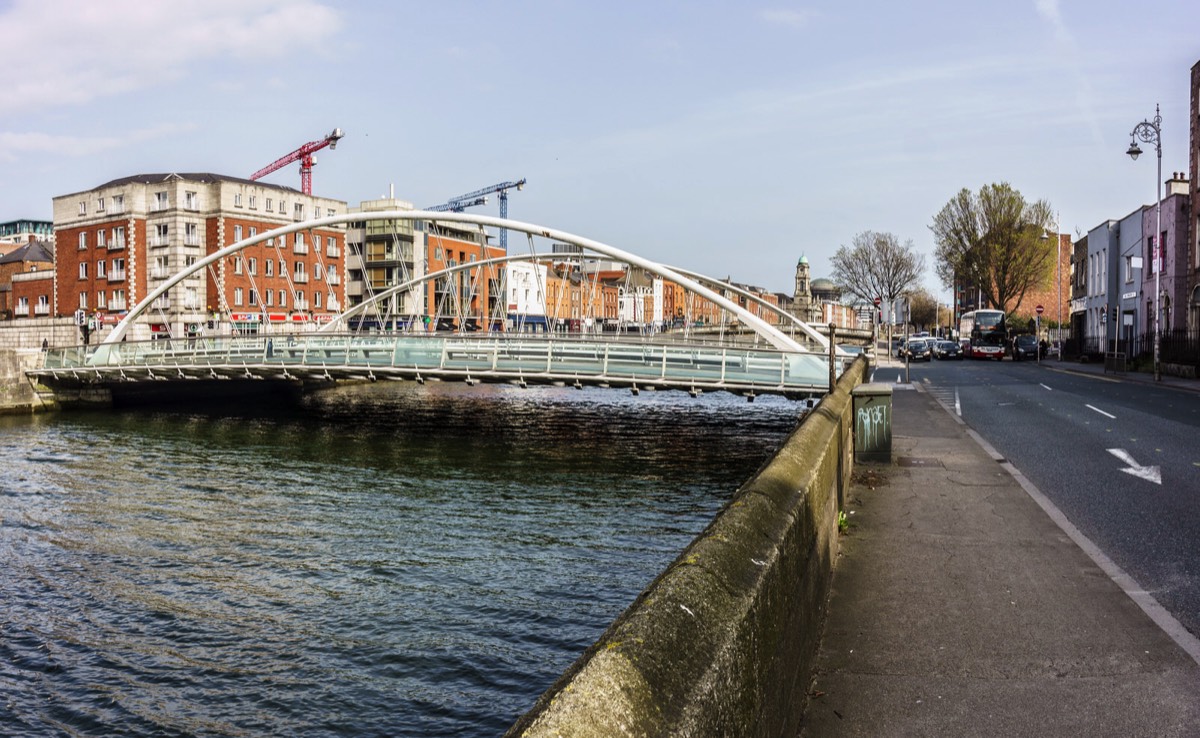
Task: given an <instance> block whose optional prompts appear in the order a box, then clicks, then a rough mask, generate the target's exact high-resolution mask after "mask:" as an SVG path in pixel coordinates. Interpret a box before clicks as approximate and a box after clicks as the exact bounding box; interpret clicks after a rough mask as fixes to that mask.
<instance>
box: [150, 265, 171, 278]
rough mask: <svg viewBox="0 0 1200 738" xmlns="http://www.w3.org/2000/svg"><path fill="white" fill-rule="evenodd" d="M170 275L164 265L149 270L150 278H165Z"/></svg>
mask: <svg viewBox="0 0 1200 738" xmlns="http://www.w3.org/2000/svg"><path fill="white" fill-rule="evenodd" d="M169 276H171V272H170V270H169V269H167V268H166V267H153V268H152V269H151V270H150V279H166V278H167V277H169Z"/></svg>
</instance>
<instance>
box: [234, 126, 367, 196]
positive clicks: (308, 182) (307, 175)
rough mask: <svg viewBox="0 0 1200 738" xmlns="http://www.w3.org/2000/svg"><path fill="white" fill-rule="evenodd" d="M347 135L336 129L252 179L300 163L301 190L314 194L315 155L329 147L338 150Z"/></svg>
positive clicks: (283, 158) (267, 167)
mask: <svg viewBox="0 0 1200 738" xmlns="http://www.w3.org/2000/svg"><path fill="white" fill-rule="evenodd" d="M344 135H346V134H344V133H342V129H341V128H334V129H333V132H331V133H330V134H329V135H328V136H326V137H325V138H323V139H321V140H320V141H309V142H308V143H306V144H304V145H303V146H301V147H300V148H298V149H296V150H295V151H293V152H292V153H290V154H288V155H287V156H283V157H280V158H279V159H276V160H275V161H274V162H273V163H271V164H268V165H267V166H265V167H263V168H262V169H259V170H258V171H257V172H255V173H254V174H251V175H250V179H252V180H254V179H261V178H263V177H265V176H267V175H268V174H270V173H271V172H274V171H275V170H277V169H282V168H283V167H286V166H287V165H288V164H291V163H292V162H294V161H298V162H300V189H301V190H302V191H303V192H304V194H306V195H311V194H312V168H313V164H316V163H317V160H316V159H314V158H313V154H315V153H316V152H318V151H320V150H321V149H323V148H325V147H326V146H328V147H329V148H330V150H333V149H336V148H337V142H338V139H339V138H341V137H342V136H344Z"/></svg>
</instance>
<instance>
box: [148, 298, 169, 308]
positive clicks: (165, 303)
mask: <svg viewBox="0 0 1200 738" xmlns="http://www.w3.org/2000/svg"><path fill="white" fill-rule="evenodd" d="M151 308H153V309H154V310H170V309H171V299H170V298H168V297H160V298H158V299H157V300H155V301H154V302H153V303H152V304H151Z"/></svg>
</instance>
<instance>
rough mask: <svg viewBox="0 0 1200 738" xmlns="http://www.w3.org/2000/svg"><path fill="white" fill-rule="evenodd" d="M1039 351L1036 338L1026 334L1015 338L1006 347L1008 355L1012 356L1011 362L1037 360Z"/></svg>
mask: <svg viewBox="0 0 1200 738" xmlns="http://www.w3.org/2000/svg"><path fill="white" fill-rule="evenodd" d="M1039 349H1040V347H1039V346H1038V340H1037V336H1032V335H1030V334H1028V333H1025V334H1022V335H1020V336H1017V337H1016V338H1014V339H1013V340H1012V343H1010V344H1009V345H1008V353H1009V355H1010V356H1012V359H1013V361H1021V360H1023V359H1037V358H1038V351H1039Z"/></svg>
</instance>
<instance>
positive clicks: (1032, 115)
mask: <svg viewBox="0 0 1200 738" xmlns="http://www.w3.org/2000/svg"><path fill="white" fill-rule="evenodd" d="M0 29H3V33H4V38H5V44H4V49H3V52H2V53H3V55H4V57H5V59H6V61H5V63H4V64H0V89H3V90H7V95H6V99H7V104H6V105H4V106H2V107H0V221H4V220H15V219H20V218H33V219H45V220H49V219H50V218H51V216H52V202H51V201H52V198H54V197H56V196H59V195H65V194H70V193H74V192H79V191H83V190H88V189H91V188H93V187H96V186H99V185H101V184H103V183H105V182H108V181H110V180H112V179H116V178H119V177H125V176H129V175H132V174H139V173H149V172H171V171H175V172H215V173H219V174H226V175H232V176H243V177H247V176H249V175H250V174H251V173H252V172H254V171H256V170H258V169H260V168H262V167H264V166H266V165H267V164H270V163H271V162H272V161H274V160H275V159H277V158H279V157H281V156H283V155H285V154H287V153H289V152H291V151H293V150H295V149H296V148H298V147H299V146H301V145H302V144H304V143H306V142H308V141H314V140H319V139H322V138H323V137H324V136H325V134H327V133H328V132H330V131H331V130H332V129H333V128H335V127H338V128H341V129H342V130H343V131H344V132H345V138H343V139H342V140H341V141H340V142H339V143H338V147H337V149H336V151H330V150H328V149H327V150H325V151H322V152H320V153H319V154H317V164H316V166H315V168H314V170H313V191H314V194H318V195H321V196H325V197H332V198H335V199H339V200H345V201H347V202H348V203H349V204H350V205H352V206H353V205H357V204H358V203H359V202H360V201H362V200H368V199H375V198H378V197H381V196H386V195H387V193H388V192H389V188H390V187H394V191H395V196H396V197H398V198H400V199H403V200H407V201H410V202H412V203H413V204H414V205H416V206H418V207H423V206H429V205H434V204H437V203H442V202H445V201H446V200H449V199H450V198H451V197H454V196H456V195H459V194H462V193H465V192H469V191H471V190H475V189H480V188H483V187H486V186H489V185H492V184H495V183H500V182H506V181H514V180H517V179H521V178H525V179H526V180H527V185H526V187H525V188H524V190H522V191H520V192H517V191H512V192H510V194H509V213H508V215H509V217H510V218H512V219H514V220H520V221H525V222H530V223H536V224H539V225H543V226H547V227H550V228H554V229H558V230H562V231H566V232H568V233H572V234H576V235H579V236H584V237H587V238H591V239H594V240H597V241H601V242H604V243H607V244H609V245H612V246H615V247H617V248H621V249H624V250H627V251H632V252H634V253H637V254H639V255H641V256H644V257H647V258H650V259H654V260H657V261H660V262H663V263H667V264H672V265H675V266H680V267H684V268H688V269H691V270H694V271H698V272H702V273H705V274H709V275H711V276H715V277H725V276H729V277H732V278H733V279H734V280H735V281H738V282H742V283H749V284H753V285H756V286H759V287H763V288H766V289H768V290H770V291H773V292H786V293H789V294H790V293H791V292H792V290H793V287H794V274H795V265H796V262H797V260H798V259H799V258H800V257H801V256H806V257H807V258H808V260H809V262H810V264H811V265H812V276H813V277H814V278H815V277H828V276H831V267H830V257H832V256H833V254H834V253H835V252H836V251H837V249H838V247H839V246H842V245H845V246H849V245H850V244H851V242H852V239H853V238H854V236H855V235H856V234H859V233H862V232H864V231H876V232H887V233H892V234H894V235H896V236H897V237H898V238H899V239H900V241H901V242H904V241H909V240H911V241H912V243H913V245H914V247H915V249H916V250H917V251H918V252H920V253H922V254H924V255H925V258H926V263H927V270H926V276H925V278H924V284H925V286H926V287H927V288H928V289H930V290H931V291H932V292H933V293H934V294H935V295H938V296H939V297H941V298H942V299H947V298H948V295H949V291H948V290H947V289H946V288H945V286H944V285H941V284H940V283H939V282H938V280H937V277H936V276H935V273H934V268H933V266H934V265H933V254H934V246H935V244H934V242H933V237H932V234H931V231H930V229H929V225H930V223H931V222H932V220H933V217H934V216H935V215H936V214H937V212H938V211H939V210H941V208H942V207H943V206H944V205H945V204H946V203H947V202H948V201H949V200H950V198H951V197H952V196H953V195H954V194H955V193H956V192H958V191H959V190H961V189H963V188H967V189H970V190H972V191H978V190H979V188H981V187H982V186H984V185H987V184H990V183H998V182H1007V183H1009V184H1010V185H1012V186H1013V187H1015V188H1016V189H1017V190H1019V191H1020V192H1021V193H1022V195H1024V196H1025V198H1026V199H1028V200H1031V201H1032V200H1038V199H1046V200H1047V201H1049V202H1050V203H1051V205H1052V207H1053V208H1054V209H1055V210H1056V212H1058V213H1059V218H1060V231H1061V232H1064V233H1072V234H1082V233H1086V232H1087V231H1088V230H1090V229H1092V228H1094V227H1095V226H1097V225H1099V224H1100V223H1101V222H1103V221H1105V220H1107V219H1110V218H1113V219H1116V218H1120V217H1123V216H1124V215H1126V214H1128V213H1130V212H1132V211H1133V210H1135V209H1136V208H1138V207H1139V206H1141V205H1143V204H1149V203H1152V202H1153V201H1154V198H1155V180H1156V168H1155V159H1154V156H1153V147H1150V146H1147V145H1145V144H1143V145H1142V148H1143V149H1144V150H1146V151H1147V152H1148V153H1149V155H1146V156H1143V157H1142V158H1140V159H1139V160H1138V161H1137V162H1133V161H1131V160H1130V158H1129V157H1128V156H1126V155H1125V151H1126V149H1127V148H1128V146H1129V138H1130V132H1131V131H1132V129H1133V128H1134V126H1136V125H1137V124H1138V123H1139V122H1141V121H1143V120H1145V119H1147V118H1153V117H1154V113H1155V105H1156V104H1160V105H1161V110H1162V131H1163V135H1162V150H1163V164H1162V168H1163V176H1164V178H1166V177H1169V176H1170V173H1171V172H1175V171H1187V170H1188V161H1187V159H1188V154H1187V148H1188V125H1189V124H1188V108H1189V96H1190V92H1189V79H1190V70H1191V67H1192V66H1193V65H1194V64H1196V63H1197V62H1198V61H1200V2H1196V1H1195V0H1162V1H1161V2H1158V3H1154V4H1147V3H1134V2H1118V1H1116V0H1007V1H1006V2H994V1H993V0H909V1H908V2H902V3H898V2H895V1H894V0H859V2H852V3H848V2H844V0H843V1H829V2H826V1H824V0H820V1H814V2H788V1H787V0H765V1H764V2H755V1H754V0H749V1H743V2H716V1H712V0H686V1H685V0H678V1H676V0H659V1H653V0H636V1H635V0H628V1H627V0H609V1H608V2H604V3H598V2H588V1H586V0H506V1H505V2H466V1H463V0H439V2H408V1H407V0H377V1H376V0H337V1H335V0H171V1H169V2H168V1H166V0H104V1H103V2H95V0H0ZM265 181H268V182H273V183H276V184H282V185H287V186H291V187H296V188H299V186H300V174H299V165H298V164H293V165H290V166H288V167H286V168H284V169H281V170H279V171H277V172H275V173H274V174H272V175H270V176H268V177H267V178H266V179H265ZM472 212H477V213H480V214H484V215H492V216H495V215H498V214H499V212H498V207H497V200H496V199H495V198H494V197H493V198H492V199H490V200H489V202H488V203H487V204H486V205H483V206H480V207H477V208H474V209H473V211H472ZM511 245H512V238H511V235H510V246H511Z"/></svg>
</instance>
